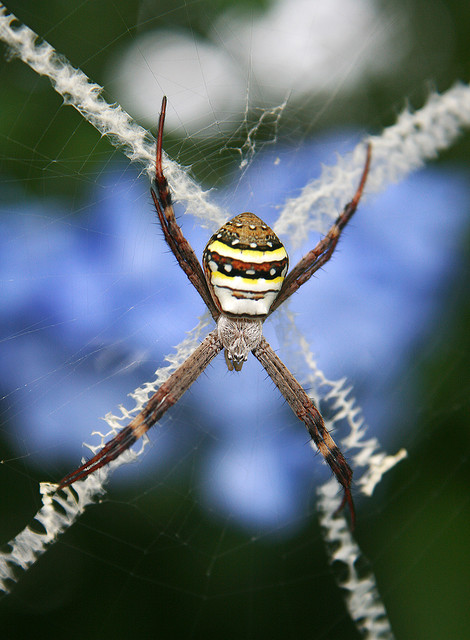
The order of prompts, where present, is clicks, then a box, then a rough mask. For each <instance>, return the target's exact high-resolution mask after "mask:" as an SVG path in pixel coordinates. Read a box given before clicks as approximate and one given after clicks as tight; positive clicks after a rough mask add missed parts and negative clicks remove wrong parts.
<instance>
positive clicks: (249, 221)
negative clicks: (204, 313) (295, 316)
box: [203, 212, 289, 318]
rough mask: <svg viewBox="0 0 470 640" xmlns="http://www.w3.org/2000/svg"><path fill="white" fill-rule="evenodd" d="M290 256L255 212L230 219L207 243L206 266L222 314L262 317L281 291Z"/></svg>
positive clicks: (210, 286) (204, 257) (210, 284)
mask: <svg viewBox="0 0 470 640" xmlns="http://www.w3.org/2000/svg"><path fill="white" fill-rule="evenodd" d="M288 264H289V259H288V257H287V252H286V250H285V248H284V245H283V244H282V243H281V241H280V240H279V238H278V237H277V236H276V234H275V233H274V231H273V230H272V229H270V228H269V227H268V225H267V224H265V223H264V222H263V221H262V220H260V218H258V217H257V216H255V215H254V214H253V213H248V212H247V213H241V214H240V215H238V216H236V217H235V218H233V219H232V220H229V221H228V222H226V223H225V224H224V226H223V227H221V228H220V229H219V230H218V231H217V233H215V234H214V235H213V236H212V238H211V239H210V240H209V242H208V243H207V246H206V248H205V250H204V255H203V266H204V272H205V274H206V279H207V282H208V284H209V288H210V290H211V293H212V297H213V298H214V302H215V303H216V304H217V307H218V308H219V309H220V311H221V312H222V313H225V314H226V315H228V316H235V317H250V318H262V317H264V316H266V315H267V313H268V312H269V309H270V307H271V305H272V303H273V302H274V300H275V299H276V296H277V295H278V293H279V290H280V288H281V285H282V282H283V280H284V277H285V275H286V273H287V268H288Z"/></svg>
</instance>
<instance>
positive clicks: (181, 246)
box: [150, 96, 220, 320]
mask: <svg viewBox="0 0 470 640" xmlns="http://www.w3.org/2000/svg"><path fill="white" fill-rule="evenodd" d="M166 102H167V101H166V97H165V96H164V97H163V100H162V110H161V112H160V118H159V121H158V136H157V153H156V161H155V186H156V191H155V190H154V188H153V187H151V188H150V193H151V194H152V198H153V202H154V204H155V209H156V210H157V216H158V219H159V221H160V226H161V228H162V231H163V235H164V236H165V240H166V243H167V244H168V246H169V247H170V249H171V251H172V252H173V255H174V256H175V258H176V259H177V261H178V264H179V265H180V267H181V268H182V269H183V271H184V272H185V274H186V275H187V276H188V278H189V280H190V282H191V284H192V285H193V287H194V288H195V289H196V290H197V292H198V293H199V295H200V296H201V298H202V299H203V300H204V302H205V304H206V306H207V308H208V309H209V311H210V312H211V314H212V317H213V318H214V320H217V318H218V317H219V315H220V312H219V310H218V309H217V307H216V305H215V303H214V301H213V300H212V296H211V294H210V291H209V288H208V286H207V282H206V278H205V276H204V272H203V270H202V267H201V265H200V263H199V260H198V259H197V257H196V254H195V253H194V251H193V249H192V247H191V245H190V244H189V242H188V241H187V240H186V238H185V237H184V235H183V232H182V231H181V228H180V227H179V225H178V223H177V222H176V218H175V212H174V210H173V205H172V202H171V193H170V188H169V186H168V182H167V179H166V178H165V176H164V174H163V169H162V141H163V125H164V123H165V113H166Z"/></svg>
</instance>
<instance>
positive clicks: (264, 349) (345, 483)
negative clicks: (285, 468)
mask: <svg viewBox="0 0 470 640" xmlns="http://www.w3.org/2000/svg"><path fill="white" fill-rule="evenodd" d="M252 353H253V355H254V356H255V357H256V358H257V359H258V360H259V361H260V363H261V364H262V365H263V367H264V368H265V370H266V372H267V373H268V375H269V376H270V377H271V379H272V380H273V382H274V384H275V385H276V386H277V388H278V389H279V391H280V392H281V393H282V395H283V396H284V398H285V399H286V400H287V402H288V404H289V405H290V407H291V409H292V410H293V411H294V413H295V415H296V416H297V417H298V418H299V419H300V420H302V422H303V423H304V424H305V426H306V427H307V430H308V432H309V434H310V437H311V438H312V440H313V442H314V443H315V445H316V447H317V448H318V450H319V451H320V453H321V454H322V456H323V458H324V459H325V461H326V463H327V464H328V465H329V467H330V469H331V470H332V471H333V473H334V474H335V477H336V479H337V480H338V482H339V483H340V484H341V486H342V487H343V490H344V495H343V501H342V502H341V505H340V507H339V510H341V509H342V508H343V507H344V506H345V505H346V504H347V505H348V507H349V511H350V514H351V528H354V525H355V521H356V516H355V510H354V502H353V499H352V495H351V480H352V471H351V468H350V467H349V465H348V463H347V462H346V460H345V458H344V456H343V454H342V453H341V451H340V449H339V447H338V446H337V445H336V443H335V441H334V440H333V438H332V437H331V435H330V433H329V431H328V429H327V428H326V427H325V423H324V421H323V418H322V415H321V413H320V412H319V411H318V409H317V408H316V406H315V405H314V404H313V402H312V401H311V400H310V398H309V397H308V395H307V394H306V393H305V391H304V390H303V388H302V387H301V385H300V384H299V383H298V382H297V380H296V379H295V378H294V376H293V375H292V373H291V372H290V371H289V369H288V368H287V367H286V366H285V364H284V363H283V362H282V361H281V360H280V359H279V358H278V356H277V355H276V354H275V353H274V351H273V349H272V348H271V347H270V345H269V344H268V342H267V341H266V340H265V339H264V338H262V339H261V341H260V343H259V345H258V346H257V347H256V348H255V349H253V351H252Z"/></svg>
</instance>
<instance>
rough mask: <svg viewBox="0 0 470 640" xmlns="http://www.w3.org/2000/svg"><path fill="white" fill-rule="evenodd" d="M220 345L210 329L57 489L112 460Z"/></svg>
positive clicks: (161, 411)
mask: <svg viewBox="0 0 470 640" xmlns="http://www.w3.org/2000/svg"><path fill="white" fill-rule="evenodd" d="M221 349H222V343H221V342H220V340H219V338H218V335H217V330H215V331H212V333H210V334H209V335H208V336H207V337H206V338H205V339H204V340H203V342H202V343H201V344H200V345H199V347H198V348H197V349H196V350H195V351H194V353H192V354H191V355H190V356H189V358H187V360H186V361H185V362H184V363H183V364H182V365H181V366H180V367H179V368H178V369H176V371H175V372H174V373H173V374H172V375H171V376H170V377H169V378H168V380H167V381H166V382H164V383H163V384H162V386H161V387H160V388H159V389H158V391H157V392H156V393H154V395H153V396H152V397H151V398H150V400H149V401H148V402H147V404H146V405H145V407H144V408H143V409H142V411H141V412H140V413H139V415H137V416H136V417H135V418H134V419H133V420H132V421H131V422H130V423H129V424H128V425H127V426H125V427H124V428H123V429H122V430H121V431H120V432H119V433H118V434H117V436H115V437H114V438H113V439H112V440H111V441H110V442H108V443H107V444H106V445H105V446H104V447H103V448H102V449H101V450H100V451H98V453H97V454H96V455H95V456H93V458H91V460H88V462H85V464H83V465H82V466H81V467H79V468H78V469H76V470H75V471H72V473H69V474H68V475H67V476H65V478H63V479H62V480H61V481H60V484H59V489H63V488H64V487H66V486H68V485H70V484H73V483H74V482H76V481H77V480H81V479H83V478H86V476H88V475H89V474H90V473H93V472H94V471H96V470H97V469H100V468H101V467H104V466H105V465H106V464H108V463H109V462H111V461H112V460H115V459H116V458H117V457H118V456H120V455H121V453H123V452H124V451H126V449H129V447H131V446H132V445H133V444H134V442H135V441H136V440H138V439H139V438H141V437H142V436H143V435H144V433H146V432H147V431H148V430H149V429H150V428H151V427H153V426H154V424H155V423H156V422H158V420H160V418H161V417H162V416H163V414H164V413H165V412H166V411H167V410H168V409H169V408H170V407H171V406H172V405H174V404H175V402H177V401H178V400H179V399H180V398H181V396H182V395H183V393H184V392H185V391H186V390H187V389H188V388H189V387H190V386H191V385H192V383H193V382H194V381H195V380H196V379H197V378H198V377H199V376H200V374H201V373H202V372H203V371H204V369H205V368H206V367H207V365H208V364H209V363H210V362H211V361H212V360H213V359H214V358H215V356H216V355H217V354H218V353H219V351H220V350H221Z"/></svg>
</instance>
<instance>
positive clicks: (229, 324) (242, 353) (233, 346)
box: [217, 314, 263, 371]
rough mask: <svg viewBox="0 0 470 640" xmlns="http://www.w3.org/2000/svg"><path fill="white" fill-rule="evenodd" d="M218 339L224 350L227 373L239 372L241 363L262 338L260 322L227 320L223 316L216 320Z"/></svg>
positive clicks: (248, 319)
mask: <svg viewBox="0 0 470 640" xmlns="http://www.w3.org/2000/svg"><path fill="white" fill-rule="evenodd" d="M217 330H218V332H219V339H220V341H221V342H222V344H223V345H224V348H225V362H226V363H227V367H228V370H229V371H233V370H234V369H235V371H241V368H242V366H243V363H244V362H245V360H246V359H247V357H248V354H249V353H250V351H251V350H252V349H254V348H255V347H257V346H258V345H259V343H260V340H261V338H262V336H263V328H262V322H261V320H251V319H250V318H228V317H227V316H224V315H223V314H222V315H221V316H220V318H219V319H218V320H217Z"/></svg>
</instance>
